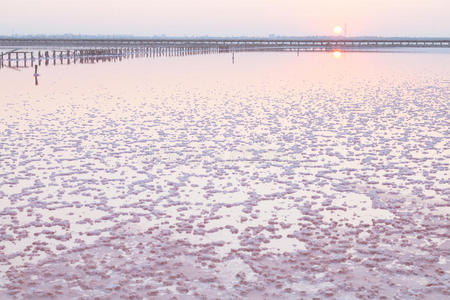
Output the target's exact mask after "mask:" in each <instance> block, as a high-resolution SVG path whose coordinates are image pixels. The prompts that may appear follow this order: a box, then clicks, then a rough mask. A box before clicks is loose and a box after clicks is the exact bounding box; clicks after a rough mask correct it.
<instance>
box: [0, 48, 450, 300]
mask: <svg viewBox="0 0 450 300" xmlns="http://www.w3.org/2000/svg"><path fill="white" fill-rule="evenodd" d="M449 70H450V54H448V53H434V52H433V53H343V55H342V56H341V57H340V58H338V59H337V58H335V57H334V56H333V55H332V53H300V55H299V56H297V55H296V53H237V54H235V64H232V63H231V54H214V55H205V56H191V57H174V58H157V59H145V58H140V59H134V60H126V61H122V62H120V63H119V62H118V63H100V64H94V65H80V64H77V65H73V64H72V65H70V66H56V67H52V66H49V67H41V68H40V69H39V73H40V74H41V76H40V77H39V85H38V86H35V85H34V77H33V76H32V73H33V70H32V69H26V70H22V71H20V72H17V71H13V70H9V69H1V70H0V82H1V83H2V87H1V89H0V133H1V135H0V153H1V155H0V296H1V297H0V298H6V299H8V298H14V297H17V298H26V299H39V298H49V297H55V298H61V299H66V298H79V297H85V298H86V299H93V298H95V297H98V298H100V299H110V298H118V299H119V298H121V299H123V298H130V299H141V298H151V299H153V298H156V299H158V298H160V299H166V298H170V297H172V296H175V297H176V298H179V299H189V298H192V299H197V298H206V299H210V298H211V299H215V298H219V299H236V298H246V299H252V298H253V299H299V298H306V299H309V298H314V297H319V298H338V299H359V298H383V297H384V298H386V299H391V298H398V299H405V298H417V299H424V298H429V299H442V298H445V297H449V294H448V290H449V284H448V282H449V280H448V278H449V262H448V259H449V249H450V248H449V247H450V242H449V240H448V226H449V204H448V201H449V197H448V195H449V192H450V186H449V181H448V178H449V177H450V176H449V172H450V171H449V164H450V148H449V145H450V140H449V132H448V128H449V123H450V122H449V121H450V120H449V114H448V112H449V111H450V109H449V95H450V76H449V75H450V71H449Z"/></svg>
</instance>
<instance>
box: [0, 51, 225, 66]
mask: <svg viewBox="0 0 450 300" xmlns="http://www.w3.org/2000/svg"><path fill="white" fill-rule="evenodd" d="M222 51H223V50H222V49H220V48H218V47H208V48H192V47H143V48H106V49H70V50H51V51H37V52H36V51H11V52H5V53H3V52H0V68H3V67H10V68H21V67H22V68H24V67H25V68H26V67H29V66H30V67H31V66H33V64H34V63H35V62H36V63H38V64H39V65H41V63H45V64H46V65H48V64H49V63H50V62H53V64H56V63H57V62H59V63H60V64H65V63H66V64H70V63H71V62H72V63H77V61H78V62H80V63H95V62H99V61H111V60H117V59H118V60H122V59H123V58H134V57H159V56H187V55H198V54H210V53H219V52H222ZM28 63H29V64H28Z"/></svg>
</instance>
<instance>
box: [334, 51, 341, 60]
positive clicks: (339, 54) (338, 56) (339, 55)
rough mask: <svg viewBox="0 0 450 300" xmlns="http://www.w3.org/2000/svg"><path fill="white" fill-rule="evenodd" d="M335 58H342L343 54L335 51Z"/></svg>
mask: <svg viewBox="0 0 450 300" xmlns="http://www.w3.org/2000/svg"><path fill="white" fill-rule="evenodd" d="M333 56H334V58H340V57H341V56H342V52H341V51H340V50H334V51H333Z"/></svg>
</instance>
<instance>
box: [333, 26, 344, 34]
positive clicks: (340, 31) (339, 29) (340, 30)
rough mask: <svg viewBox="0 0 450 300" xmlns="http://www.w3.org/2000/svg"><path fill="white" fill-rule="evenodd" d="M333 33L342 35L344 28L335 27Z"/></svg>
mask: <svg viewBox="0 0 450 300" xmlns="http://www.w3.org/2000/svg"><path fill="white" fill-rule="evenodd" d="M333 32H334V33H335V34H341V33H342V27H341V26H334V28H333Z"/></svg>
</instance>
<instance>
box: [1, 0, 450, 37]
mask: <svg viewBox="0 0 450 300" xmlns="http://www.w3.org/2000/svg"><path fill="white" fill-rule="evenodd" d="M0 4H1V5H0V7H1V11H2V14H1V17H0V34H3V35H11V34H63V33H73V34H134V35H160V34H165V35H167V36H192V35H195V36H199V35H209V36H239V35H246V36H267V35H269V34H276V35H295V36H304V35H331V34H332V29H333V27H334V26H335V25H341V26H342V27H344V24H345V23H346V24H347V28H348V35H351V36H358V35H379V36H429V37H449V36H450V0H258V1H257V0H9V1H7V0H0Z"/></svg>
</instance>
